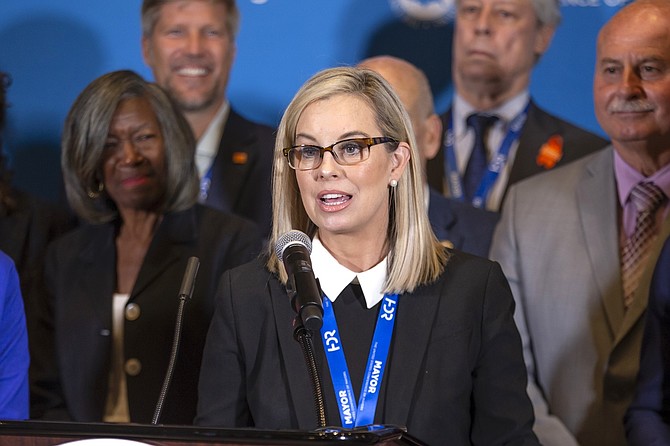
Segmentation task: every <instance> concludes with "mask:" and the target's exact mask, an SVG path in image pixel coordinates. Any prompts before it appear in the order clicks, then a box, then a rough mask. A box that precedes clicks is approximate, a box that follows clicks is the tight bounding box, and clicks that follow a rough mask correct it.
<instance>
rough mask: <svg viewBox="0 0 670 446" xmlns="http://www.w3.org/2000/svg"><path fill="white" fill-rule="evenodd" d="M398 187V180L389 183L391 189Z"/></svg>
mask: <svg viewBox="0 0 670 446" xmlns="http://www.w3.org/2000/svg"><path fill="white" fill-rule="evenodd" d="M397 185H398V180H391V181H389V186H391V187H396V186H397Z"/></svg>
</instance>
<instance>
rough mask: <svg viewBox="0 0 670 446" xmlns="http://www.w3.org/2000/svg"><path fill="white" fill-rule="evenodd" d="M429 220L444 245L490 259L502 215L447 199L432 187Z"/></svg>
mask: <svg viewBox="0 0 670 446" xmlns="http://www.w3.org/2000/svg"><path fill="white" fill-rule="evenodd" d="M428 218H429V219H430V224H431V226H432V227H433V232H435V235H436V236H437V238H438V239H439V240H440V241H441V242H442V243H443V244H445V245H451V247H453V248H456V249H460V250H461V251H465V252H469V253H470V254H475V255H478V256H480V257H488V255H489V247H490V246H491V239H492V238H493V231H494V230H495V228H496V223H498V219H499V218H500V214H498V213H497V212H490V211H486V210H483V209H478V208H476V207H474V206H471V205H469V204H467V203H462V202H460V201H457V200H455V199H452V198H447V197H445V196H444V195H441V194H440V193H438V192H437V191H436V190H435V189H433V188H432V187H431V188H430V201H429V202H428Z"/></svg>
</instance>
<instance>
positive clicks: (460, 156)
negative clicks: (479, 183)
mask: <svg viewBox="0 0 670 446" xmlns="http://www.w3.org/2000/svg"><path fill="white" fill-rule="evenodd" d="M529 100H530V93H529V92H528V91H527V90H524V91H523V92H521V93H519V94H518V95H516V96H515V97H513V98H512V99H510V100H509V101H507V102H505V103H504V104H503V105H502V106H500V107H498V108H495V109H491V110H475V109H474V107H473V106H472V105H470V104H468V103H467V102H466V101H465V99H463V98H462V97H460V96H459V95H458V94H456V95H454V104H453V107H452V119H453V123H454V129H453V130H454V136H455V143H454V151H455V155H456V163H457V164H458V171H459V173H460V174H461V176H462V175H463V174H464V173H465V169H466V167H467V165H468V160H469V159H470V153H471V152H472V146H473V145H474V137H475V136H474V131H473V130H472V129H470V128H469V127H468V126H467V124H466V119H467V118H468V116H469V115H470V114H472V113H476V112H483V111H485V112H486V113H489V114H491V115H495V116H497V117H498V120H497V121H496V123H495V124H494V125H493V127H492V128H491V130H490V131H489V132H488V135H487V140H486V147H487V149H488V155H489V160H491V159H493V156H494V155H496V154H497V153H498V150H499V149H500V146H501V145H502V142H503V140H504V139H505V135H506V134H507V131H508V129H509V126H510V124H511V122H512V120H514V118H515V117H516V116H517V115H518V114H519V113H521V112H522V111H523V109H524V107H526V104H528V101H529ZM518 147H519V141H518V140H517V141H515V142H514V144H512V146H511V147H510V150H509V154H508V157H507V163H506V164H505V167H504V168H503V169H502V170H501V171H500V173H499V175H498V178H497V179H496V182H495V184H494V185H493V187H492V188H491V191H490V192H489V195H488V197H487V198H486V209H488V210H491V211H496V212H497V211H498V210H499V209H500V203H501V202H502V197H503V195H504V193H505V188H506V187H507V181H508V179H509V174H510V171H511V169H510V167H511V166H512V164H513V163H514V157H515V156H516V149H517V148H518Z"/></svg>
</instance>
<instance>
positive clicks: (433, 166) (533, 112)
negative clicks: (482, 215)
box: [427, 100, 608, 206]
mask: <svg viewBox="0 0 670 446" xmlns="http://www.w3.org/2000/svg"><path fill="white" fill-rule="evenodd" d="M441 118H442V125H443V126H444V127H443V128H444V129H447V127H448V124H449V121H450V120H451V109H449V110H447V112H446V113H444V114H443V115H441ZM553 135H560V136H561V137H562V138H563V157H562V158H561V159H560V160H559V161H558V162H557V163H556V166H555V167H558V166H562V165H564V164H567V163H569V162H570V161H574V160H576V159H578V158H581V157H582V156H584V155H588V154H589V153H592V152H595V151H597V150H599V149H602V148H603V147H605V146H606V145H607V144H608V142H607V141H606V140H605V139H603V138H601V137H600V136H598V135H595V134H593V133H591V132H588V131H586V130H584V129H581V128H579V127H576V126H574V125H572V124H570V123H569V122H567V121H564V120H562V119H560V118H558V117H556V116H554V115H550V114H549V113H547V112H546V111H544V110H543V109H541V108H540V107H538V106H537V104H535V102H533V101H532V100H531V101H530V107H529V109H528V117H527V118H526V122H525V124H524V126H523V130H522V131H521V136H520V138H519V147H518V148H517V152H516V156H515V157H514V164H513V165H512V169H511V171H510V174H509V179H508V181H507V187H506V188H505V194H504V195H506V194H507V190H509V186H511V185H512V184H514V183H516V182H518V181H520V180H523V179H524V178H527V177H529V176H531V175H535V174H537V173H540V172H545V171H546V170H547V169H546V168H545V167H543V166H541V165H539V164H538V163H537V161H536V160H537V155H538V153H539V151H540V148H541V147H542V145H544V144H545V143H546V142H547V141H548V140H549V138H550V137H552V136H553ZM427 174H428V183H429V184H430V185H431V187H433V188H435V190H438V191H442V192H443V193H445V194H446V193H447V192H448V191H447V189H446V187H447V186H446V185H445V181H444V175H445V172H444V141H443V142H442V145H441V146H440V150H439V151H438V153H437V155H436V156H435V157H434V158H433V159H431V160H429V161H428V167H427ZM503 200H504V196H503ZM501 206H502V203H501Z"/></svg>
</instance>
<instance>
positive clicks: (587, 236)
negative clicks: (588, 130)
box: [577, 149, 624, 335]
mask: <svg viewBox="0 0 670 446" xmlns="http://www.w3.org/2000/svg"><path fill="white" fill-rule="evenodd" d="M613 173H614V165H613V151H612V149H609V150H605V151H603V152H601V153H600V154H599V155H597V157H596V158H594V159H593V160H592V161H591V162H590V163H589V164H587V165H586V169H585V171H584V175H583V177H582V178H581V180H580V182H579V185H578V187H577V202H578V206H579V210H578V212H579V216H580V219H581V223H582V231H583V232H584V240H585V244H586V251H587V252H588V255H589V260H590V263H591V268H592V270H593V275H594V280H595V282H596V284H597V287H598V291H599V293H600V297H601V299H602V303H603V306H604V309H605V314H606V317H607V321H608V323H609V327H610V330H611V333H612V334H613V335H616V333H617V332H618V331H619V330H620V328H621V324H622V322H623V317H624V309H623V291H622V289H621V282H620V280H618V279H619V278H620V277H621V266H620V264H619V231H618V227H619V225H618V224H617V222H618V220H619V217H618V212H617V198H616V185H615V183H614V174H613ZM612 222H615V224H612Z"/></svg>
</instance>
